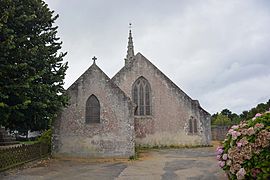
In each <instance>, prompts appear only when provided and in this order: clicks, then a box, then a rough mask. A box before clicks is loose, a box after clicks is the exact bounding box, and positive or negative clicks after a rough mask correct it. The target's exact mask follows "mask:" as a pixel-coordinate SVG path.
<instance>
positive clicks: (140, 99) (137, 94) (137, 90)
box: [132, 77, 151, 116]
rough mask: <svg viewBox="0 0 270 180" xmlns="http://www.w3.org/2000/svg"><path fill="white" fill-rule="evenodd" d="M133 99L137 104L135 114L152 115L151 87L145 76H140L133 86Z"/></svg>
mask: <svg viewBox="0 0 270 180" xmlns="http://www.w3.org/2000/svg"><path fill="white" fill-rule="evenodd" d="M132 100H133V102H134V103H135V104H136V105H137V107H136V109H135V112H134V115H136V116H147V115H151V87H150V84H149V82H148V81H147V80H146V79H145V78H144V77H139V78H138V79H137V80H136V81H135V82H134V84H133V86H132Z"/></svg>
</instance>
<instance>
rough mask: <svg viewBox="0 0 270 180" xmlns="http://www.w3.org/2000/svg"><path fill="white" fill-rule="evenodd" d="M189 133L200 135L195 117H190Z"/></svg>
mask: <svg viewBox="0 0 270 180" xmlns="http://www.w3.org/2000/svg"><path fill="white" fill-rule="evenodd" d="M188 132H189V134H197V133H198V128H197V119H195V118H194V117H192V116H191V117H190V119H189V121H188Z"/></svg>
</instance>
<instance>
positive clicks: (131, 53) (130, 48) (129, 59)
mask: <svg viewBox="0 0 270 180" xmlns="http://www.w3.org/2000/svg"><path fill="white" fill-rule="evenodd" d="M129 28H130V30H129V37H128V46H127V48H128V50H127V56H126V59H125V65H128V64H130V63H131V62H132V61H133V60H134V46H133V41H132V33H131V23H129Z"/></svg>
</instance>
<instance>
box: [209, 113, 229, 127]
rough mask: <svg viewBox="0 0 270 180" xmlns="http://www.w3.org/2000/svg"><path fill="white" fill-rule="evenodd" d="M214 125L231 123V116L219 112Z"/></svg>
mask: <svg viewBox="0 0 270 180" xmlns="http://www.w3.org/2000/svg"><path fill="white" fill-rule="evenodd" d="M212 124H213V125H221V126H224V125H231V120H230V118H228V116H226V115H223V114H221V113H219V114H218V115H217V116H216V118H215V119H214V120H213V123H212Z"/></svg>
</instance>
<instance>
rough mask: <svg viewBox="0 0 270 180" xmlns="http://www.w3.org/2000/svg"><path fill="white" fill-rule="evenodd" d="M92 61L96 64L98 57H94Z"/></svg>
mask: <svg viewBox="0 0 270 180" xmlns="http://www.w3.org/2000/svg"><path fill="white" fill-rule="evenodd" d="M92 60H93V61H94V64H96V60H97V58H96V56H94V57H93V58H92Z"/></svg>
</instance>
